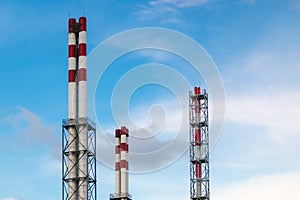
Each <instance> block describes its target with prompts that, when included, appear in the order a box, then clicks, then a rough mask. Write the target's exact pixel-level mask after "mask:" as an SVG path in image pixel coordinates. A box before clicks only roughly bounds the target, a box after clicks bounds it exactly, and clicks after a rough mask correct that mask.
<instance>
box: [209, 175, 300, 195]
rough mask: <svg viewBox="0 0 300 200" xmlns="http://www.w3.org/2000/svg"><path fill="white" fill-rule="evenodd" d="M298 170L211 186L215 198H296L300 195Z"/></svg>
mask: <svg viewBox="0 0 300 200" xmlns="http://www.w3.org/2000/svg"><path fill="white" fill-rule="evenodd" d="M299 186H300V172H299V171H295V172H288V173H277V174H271V175H261V176H255V177H252V178H250V179H248V180H245V181H240V182H231V183H228V184H222V185H220V186H217V187H212V189H211V197H212V198H213V199H215V200H221V199H222V200H241V199H243V200H252V199H259V200H260V199H272V200H282V199H289V200H297V199H299V195H300V190H299Z"/></svg>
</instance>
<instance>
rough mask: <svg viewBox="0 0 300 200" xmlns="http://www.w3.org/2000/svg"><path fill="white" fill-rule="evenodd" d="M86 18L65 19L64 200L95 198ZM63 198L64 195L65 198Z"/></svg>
mask: <svg viewBox="0 0 300 200" xmlns="http://www.w3.org/2000/svg"><path fill="white" fill-rule="evenodd" d="M86 24H87V23H86V18H85V17H80V18H79V20H78V22H76V19H74V18H70V19H69V21H68V120H63V169H62V170H63V200H93V199H95V198H96V128H95V124H94V123H93V122H92V121H90V120H88V117H87V62H86V60H87V59H86V56H87V50H86V49H87V45H86V30H87V29H86V27H87V25H86ZM65 197H66V198H65Z"/></svg>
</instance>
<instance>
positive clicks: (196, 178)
mask: <svg viewBox="0 0 300 200" xmlns="http://www.w3.org/2000/svg"><path fill="white" fill-rule="evenodd" d="M189 122H190V123H189V132H190V134H189V135H190V198H191V200H209V199H210V191H209V133H208V94H207V92H206V90H202V91H201V90H200V87H195V88H194V91H190V93H189Z"/></svg>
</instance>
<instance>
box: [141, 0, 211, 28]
mask: <svg viewBox="0 0 300 200" xmlns="http://www.w3.org/2000/svg"><path fill="white" fill-rule="evenodd" d="M208 2H209V0H154V1H150V2H149V3H148V4H146V5H139V11H137V12H136V13H135V14H136V15H137V16H138V17H139V18H140V19H141V20H147V19H155V18H161V16H162V14H163V15H164V17H166V18H167V19H161V22H162V23H164V24H166V23H172V24H181V23H182V22H181V20H180V19H179V18H178V16H179V15H180V13H181V10H185V9H190V8H196V7H200V6H203V5H205V4H207V3H208Z"/></svg>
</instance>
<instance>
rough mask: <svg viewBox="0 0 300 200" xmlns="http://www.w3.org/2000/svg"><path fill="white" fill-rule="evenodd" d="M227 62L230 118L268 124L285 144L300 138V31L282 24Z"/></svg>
mask: <svg viewBox="0 0 300 200" xmlns="http://www.w3.org/2000/svg"><path fill="white" fill-rule="evenodd" d="M271 31H272V33H270V32H267V33H266V34H264V35H263V36H262V37H261V38H259V39H257V41H256V42H254V43H253V44H254V45H253V47H252V48H250V50H249V51H248V52H246V53H245V54H244V55H237V56H236V60H234V61H233V62H232V63H230V64H229V65H227V66H226V69H227V71H226V73H225V76H224V80H225V83H226V84H225V85H226V86H227V88H226V90H227V97H228V99H227V119H228V120H231V121H234V122H237V123H241V124H248V125H252V126H253V125H254V126H260V127H262V128H266V133H267V134H269V136H270V139H272V140H276V141H277V142H278V143H280V144H282V145H288V144H293V143H294V140H295V139H296V138H299V136H298V133H299V131H300V128H299V126H298V125H297V124H298V121H297V119H299V118H300V106H299V103H298V102H299V101H300V92H299V90H298V88H299V87H300V82H299V77H298V74H299V73H300V68H299V67H298V66H299V62H300V57H299V56H297V52H299V51H300V48H299V46H298V45H297V44H298V40H299V37H297V35H299V31H297V30H295V29H292V28H288V27H287V28H285V27H280V29H278V30H271Z"/></svg>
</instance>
